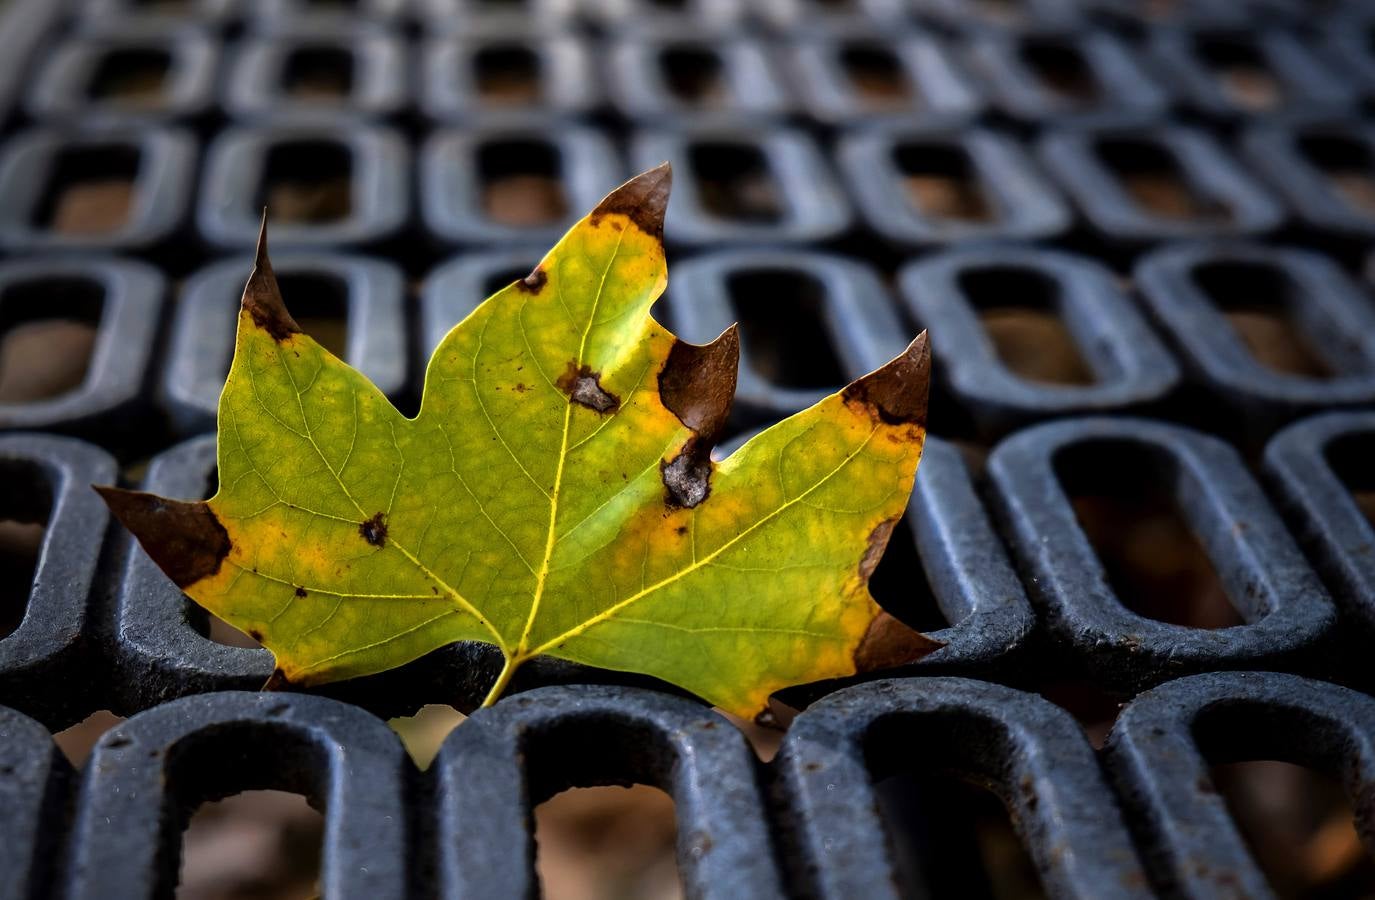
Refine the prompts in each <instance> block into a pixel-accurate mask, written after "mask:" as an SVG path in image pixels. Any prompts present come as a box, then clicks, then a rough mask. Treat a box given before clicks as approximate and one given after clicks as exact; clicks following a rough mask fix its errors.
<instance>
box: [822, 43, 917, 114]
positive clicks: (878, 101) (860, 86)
mask: <svg viewBox="0 0 1375 900" xmlns="http://www.w3.org/2000/svg"><path fill="white" fill-rule="evenodd" d="M840 66H841V69H842V70H843V71H844V72H845V77H846V78H847V79H849V82H850V87H851V88H852V89H853V90H854V93H855V96H856V98H857V99H858V100H859V102H860V103H861V104H863V105H864V106H865V107H866V108H869V109H885V108H892V107H899V106H906V105H908V104H909V103H910V102H911V101H912V99H913V96H912V85H911V83H910V82H909V81H908V78H907V72H906V70H905V69H904V67H903V65H902V60H900V59H899V58H898V55H897V53H896V52H895V51H894V50H893V48H892V47H888V46H885V45H883V44H881V43H879V42H878V41H862V42H861V41H851V42H849V43H846V44H845V45H844V47H843V48H842V49H841V51H840Z"/></svg>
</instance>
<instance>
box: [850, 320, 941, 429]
mask: <svg viewBox="0 0 1375 900" xmlns="http://www.w3.org/2000/svg"><path fill="white" fill-rule="evenodd" d="M930 382H931V348H930V346H929V345H928V343H927V340H926V332H925V331H923V332H922V333H921V334H919V335H917V337H916V340H914V341H912V343H911V344H908V345H907V349H906V350H904V351H902V353H900V354H898V356H896V357H895V358H894V359H892V360H891V361H890V362H887V363H885V364H884V365H882V366H881V367H879V368H878V369H875V370H874V371H873V372H870V373H869V374H868V375H865V376H864V377H863V378H860V379H858V380H856V381H855V382H853V383H852V384H850V385H849V386H848V387H846V388H845V390H844V391H842V392H841V396H842V397H843V398H844V399H845V401H846V402H847V403H852V404H859V405H861V406H863V407H865V408H866V409H868V410H869V411H870V412H871V413H872V414H873V415H875V416H876V417H877V418H878V419H879V420H880V421H881V422H883V423H884V424H887V425H916V426H917V427H919V428H924V427H925V426H926V400H927V392H928V389H929V386H930Z"/></svg>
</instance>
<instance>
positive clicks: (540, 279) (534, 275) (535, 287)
mask: <svg viewBox="0 0 1375 900" xmlns="http://www.w3.org/2000/svg"><path fill="white" fill-rule="evenodd" d="M548 281H549V275H548V273H546V272H545V271H544V266H535V268H534V269H532V270H531V272H530V274H529V275H526V276H525V277H524V278H522V279H520V280H519V281H517V282H516V287H517V288H518V289H519V290H520V291H521V293H524V294H538V293H539V292H540V290H541V289H542V288H543V287H544V285H545V284H546V283H548Z"/></svg>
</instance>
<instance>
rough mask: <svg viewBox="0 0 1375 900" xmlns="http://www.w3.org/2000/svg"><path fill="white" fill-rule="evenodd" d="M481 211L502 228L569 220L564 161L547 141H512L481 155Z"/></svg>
mask: <svg viewBox="0 0 1375 900" xmlns="http://www.w3.org/2000/svg"><path fill="white" fill-rule="evenodd" d="M477 164H478V171H479V173H480V174H481V176H482V210H483V212H484V213H485V214H486V215H487V217H488V218H490V219H491V220H492V221H494V222H499V223H501V224H503V225H517V226H519V225H549V224H553V223H556V222H561V221H563V220H564V219H565V218H567V217H568V214H569V209H568V196H567V194H566V193H565V192H564V189H563V160H562V159H561V158H560V155H559V151H558V149H557V148H556V147H554V146H553V145H552V144H550V143H549V142H547V141H540V140H509V141H493V142H491V143H487V144H484V145H483V146H482V148H481V149H480V150H479V151H478V160H477Z"/></svg>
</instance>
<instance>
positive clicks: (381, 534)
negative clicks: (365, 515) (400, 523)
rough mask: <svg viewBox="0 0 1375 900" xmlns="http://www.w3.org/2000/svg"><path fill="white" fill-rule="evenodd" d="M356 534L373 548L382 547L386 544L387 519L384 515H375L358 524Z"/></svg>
mask: <svg viewBox="0 0 1375 900" xmlns="http://www.w3.org/2000/svg"><path fill="white" fill-rule="evenodd" d="M358 534H359V535H361V536H362V538H363V540H365V541H367V542H368V543H369V544H372V545H373V546H374V547H383V546H385V545H386V543H387V517H386V514H384V513H377V514H375V515H374V516H373V517H372V518H371V519H368V520H367V521H366V522H363V523H361V524H359V526H358Z"/></svg>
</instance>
